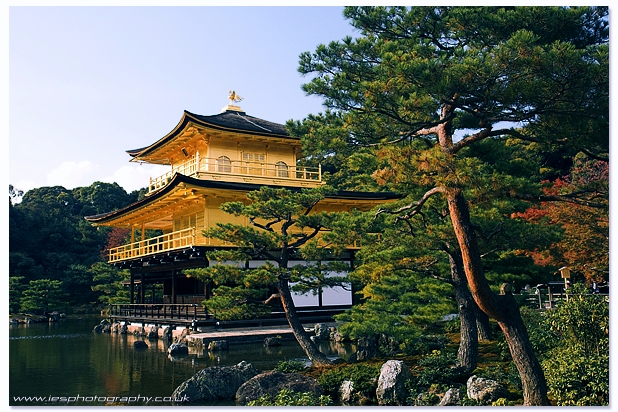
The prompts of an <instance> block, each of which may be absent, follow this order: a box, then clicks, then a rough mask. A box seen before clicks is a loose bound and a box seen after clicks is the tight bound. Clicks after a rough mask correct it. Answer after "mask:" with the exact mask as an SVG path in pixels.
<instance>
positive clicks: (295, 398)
mask: <svg viewBox="0 0 618 412" xmlns="http://www.w3.org/2000/svg"><path fill="white" fill-rule="evenodd" d="M332 403H333V402H332V400H331V398H330V397H329V396H328V395H320V396H316V395H315V394H312V393H311V392H303V393H299V392H294V391H292V390H291V389H287V388H284V389H281V390H280V391H279V393H277V395H275V397H274V398H273V397H272V396H270V395H262V396H261V397H260V398H259V399H257V400H254V401H250V402H248V403H247V406H329V405H332Z"/></svg>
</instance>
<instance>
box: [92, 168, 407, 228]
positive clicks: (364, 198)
mask: <svg viewBox="0 0 618 412" xmlns="http://www.w3.org/2000/svg"><path fill="white" fill-rule="evenodd" d="M262 186H268V187H272V188H276V189H281V188H284V189H287V190H289V191H292V192H300V191H302V190H303V189H302V188H300V187H286V186H274V185H273V186H270V185H259V184H251V183H236V182H221V181H213V180H202V179H196V178H192V177H188V176H185V175H182V174H175V175H174V176H173V178H172V180H171V181H170V182H169V183H168V184H167V185H165V186H164V187H163V188H161V189H160V190H158V191H156V192H153V193H152V194H150V195H149V196H147V197H145V198H144V199H141V200H139V201H137V202H135V203H132V204H130V205H128V206H125V207H123V208H121V209H118V210H114V211H111V212H107V213H102V214H98V215H92V216H86V217H85V219H86V220H88V221H89V222H91V223H93V224H97V225H109V224H110V223H112V222H113V221H116V220H118V219H121V218H122V217H123V216H125V215H128V214H131V213H133V212H135V211H137V210H139V209H142V208H147V207H148V206H149V205H152V204H155V203H159V202H161V201H163V200H164V199H165V198H169V197H172V196H174V195H175V194H176V193H179V190H183V189H184V190H185V191H186V190H191V188H195V189H197V190H199V189H205V190H209V191H213V190H215V191H227V192H229V191H234V192H239V193H246V192H250V191H255V190H259V189H260V187H262ZM177 196H178V195H177ZM400 197H401V196H400V195H399V194H397V193H393V192H355V191H337V192H335V193H332V194H329V195H327V196H326V197H325V200H326V201H329V200H330V201H342V202H354V201H357V202H358V203H359V204H362V203H379V202H381V201H382V202H387V201H393V200H396V199H399V198H400Z"/></svg>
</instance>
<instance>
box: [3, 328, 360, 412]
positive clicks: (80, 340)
mask: <svg viewBox="0 0 618 412" xmlns="http://www.w3.org/2000/svg"><path fill="white" fill-rule="evenodd" d="M99 321H100V318H99V317H84V318H83V319H82V320H81V321H80V320H77V319H76V320H63V321H61V322H55V323H49V324H48V323H34V324H29V325H26V324H19V325H10V326H9V397H10V399H9V405H11V406H17V405H23V406H42V405H76V406H104V405H110V404H113V405H139V406H158V405H171V404H172V403H171V399H170V397H171V394H172V393H173V391H174V389H176V387H178V386H179V385H180V384H181V383H182V382H184V381H185V380H187V379H189V378H190V377H191V376H193V375H194V374H195V373H196V372H198V371H199V370H201V369H204V368H207V367H210V366H230V365H236V364H237V363H239V362H240V361H243V360H244V361H247V362H249V363H251V364H253V366H254V367H255V368H257V369H260V370H270V369H273V368H274V367H275V365H276V364H277V363H278V362H280V361H283V360H302V361H308V359H307V357H306V356H305V354H304V352H303V351H302V349H301V348H300V346H299V345H298V343H296V341H295V340H292V341H284V342H283V344H282V346H279V347H270V348H266V347H263V346H262V345H259V344H258V345H256V344H247V345H242V344H232V345H230V348H229V350H228V351H224V352H216V353H210V352H208V350H199V349H196V348H189V354H188V355H185V356H179V357H177V356H175V357H171V356H169V355H168V354H167V348H168V346H169V344H168V343H167V342H166V341H165V340H163V339H159V340H150V341H148V340H147V342H148V344H149V347H148V349H145V350H134V349H133V342H134V341H135V340H137V339H139V340H141V338H136V337H135V336H133V335H119V334H98V333H93V332H92V329H93V327H94V326H95V325H96V324H98V323H99ZM320 350H321V351H322V352H324V353H325V354H327V355H328V356H330V357H333V358H335V357H342V358H347V356H348V355H349V354H350V353H351V352H352V350H353V348H352V347H351V346H344V345H339V344H334V343H323V344H321V346H320ZM149 398H150V399H149ZM225 404H226V403H221V404H220V405H225ZM227 404H228V405H229V404H233V403H229V402H228V403H227Z"/></svg>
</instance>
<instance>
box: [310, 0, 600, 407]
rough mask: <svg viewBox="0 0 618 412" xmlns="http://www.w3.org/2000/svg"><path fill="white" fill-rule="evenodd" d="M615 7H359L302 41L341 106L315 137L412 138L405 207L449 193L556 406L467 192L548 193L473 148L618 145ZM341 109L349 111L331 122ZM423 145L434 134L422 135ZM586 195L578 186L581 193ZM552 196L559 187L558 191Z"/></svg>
mask: <svg viewBox="0 0 618 412" xmlns="http://www.w3.org/2000/svg"><path fill="white" fill-rule="evenodd" d="M607 14H608V10H607V8H606V7H582V8H566V7H412V8H404V7H394V8H383V7H349V8H346V9H345V11H344V15H345V16H346V17H347V18H348V19H349V20H350V22H351V24H352V25H353V26H354V27H356V28H357V29H358V30H359V31H360V36H358V37H357V38H355V39H353V38H350V37H348V38H346V39H344V40H342V41H339V42H332V43H330V44H329V45H320V46H318V47H317V49H316V51H315V53H309V52H307V53H303V54H302V55H301V58H300V68H299V71H300V72H301V73H302V74H310V75H312V80H310V81H309V82H308V83H307V84H305V85H304V86H303V88H304V90H305V91H306V92H307V93H308V94H311V95H317V96H322V97H323V98H324V104H325V105H326V106H327V107H328V108H329V109H330V112H327V114H326V115H324V116H323V117H322V120H325V123H326V126H325V128H323V129H321V130H320V131H319V132H314V131H313V130H310V131H309V136H308V137H307V138H308V139H312V138H324V139H327V140H328V139H335V140H336V141H337V143H338V145H339V146H341V145H347V146H361V147H363V146H367V145H402V144H409V143H410V142H414V141H418V142H420V143H419V145H409V146H408V147H410V148H411V150H409V151H408V158H407V159H406V161H405V163H406V165H407V167H408V168H409V169H410V171H411V172H414V173H415V174H416V176H417V177H418V181H419V182H421V183H422V186H424V188H425V191H424V193H423V194H421V195H419V196H418V198H417V200H416V201H415V202H413V203H411V204H410V205H409V206H408V207H407V208H406V209H405V210H401V212H402V213H405V214H406V215H407V216H411V215H412V214H419V213H420V212H421V211H422V210H423V206H424V205H425V204H426V203H427V201H428V199H430V198H431V197H434V196H441V197H443V198H444V199H445V201H446V202H447V210H448V213H449V217H450V220H451V223H452V226H453V232H454V234H455V237H456V239H457V243H458V246H459V250H460V251H461V258H462V263H463V270H464V272H465V275H466V278H467V280H468V284H469V287H470V290H471V293H472V295H473V297H474V300H475V301H476V303H477V304H478V306H479V307H480V308H481V309H482V310H483V311H484V312H485V313H486V314H488V315H489V316H491V317H492V318H494V319H496V321H497V322H498V324H499V325H500V327H501V329H502V331H503V332H504V334H505V336H506V339H507V342H508V345H509V349H510V351H511V354H512V357H513V360H514V362H515V364H516V366H517V369H518V371H519V374H520V377H521V379H522V386H523V389H524V403H525V404H526V405H547V404H549V401H548V398H547V385H546V382H545V378H544V376H543V371H542V369H541V367H540V365H539V362H538V360H537V359H536V357H535V355H534V353H533V351H532V348H531V345H530V343H529V339H528V335H527V333H526V329H525V326H524V323H523V321H522V319H521V316H520V314H519V311H518V308H517V305H516V303H515V300H514V298H513V296H512V295H511V294H510V293H509V288H503V289H502V291H501V294H496V293H494V292H493V291H492V290H491V288H490V285H489V283H488V281H487V278H486V276H485V271H484V268H483V264H482V259H481V255H482V253H481V251H480V248H479V243H478V235H477V233H476V230H475V226H474V225H473V223H472V218H471V215H470V209H469V204H468V201H467V195H468V194H469V191H470V190H472V189H473V187H474V186H476V187H479V184H481V187H484V188H486V189H487V193H488V194H489V195H490V196H491V197H493V198H500V197H503V198H506V197H520V198H523V199H534V198H536V199H539V198H541V199H542V198H544V197H543V195H542V194H541V193H540V192H539V190H540V185H538V186H537V187H534V186H533V185H526V184H525V182H524V181H522V180H519V181H518V180H514V179H510V178H509V175H508V174H507V173H502V172H500V171H499V170H497V169H496V168H494V167H492V165H488V164H484V163H482V162H481V161H480V160H478V159H475V158H474V157H468V156H464V153H465V152H466V151H467V150H470V149H472V148H474V147H476V146H478V145H479V143H481V142H483V141H486V140H495V139H500V140H501V142H502V143H503V144H529V145H533V146H535V147H538V148H540V149H541V150H544V151H546V152H552V151H556V150H564V151H565V152H566V154H567V155H569V156H573V155H574V154H575V153H577V152H582V153H586V154H587V155H588V156H592V157H597V158H608V156H609V48H608V18H607ZM333 115H334V116H335V118H337V119H341V121H339V122H336V123H330V122H329V119H330V118H331V117H332V116H333ZM423 145H424V146H423ZM575 197H576V196H570V197H568V198H569V200H571V201H577V200H576V199H575ZM546 198H547V199H554V200H556V199H558V200H559V199H560V196H549V197H546Z"/></svg>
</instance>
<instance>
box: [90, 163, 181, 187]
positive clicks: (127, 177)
mask: <svg viewBox="0 0 618 412" xmlns="http://www.w3.org/2000/svg"><path fill="white" fill-rule="evenodd" d="M169 170H170V167H169V166H160V165H138V164H134V163H132V164H130V165H126V166H122V167H121V168H119V169H117V170H116V171H115V172H114V174H113V175H112V176H110V177H107V178H105V179H102V181H103V182H108V183H114V182H115V183H118V184H119V185H120V186H122V188H123V189H124V190H125V191H126V192H128V193H130V192H132V191H134V190H139V189H141V188H144V187H147V186H148V184H149V183H150V178H151V177H157V176H161V175H163V174H164V173H166V172H168V171H169Z"/></svg>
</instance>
